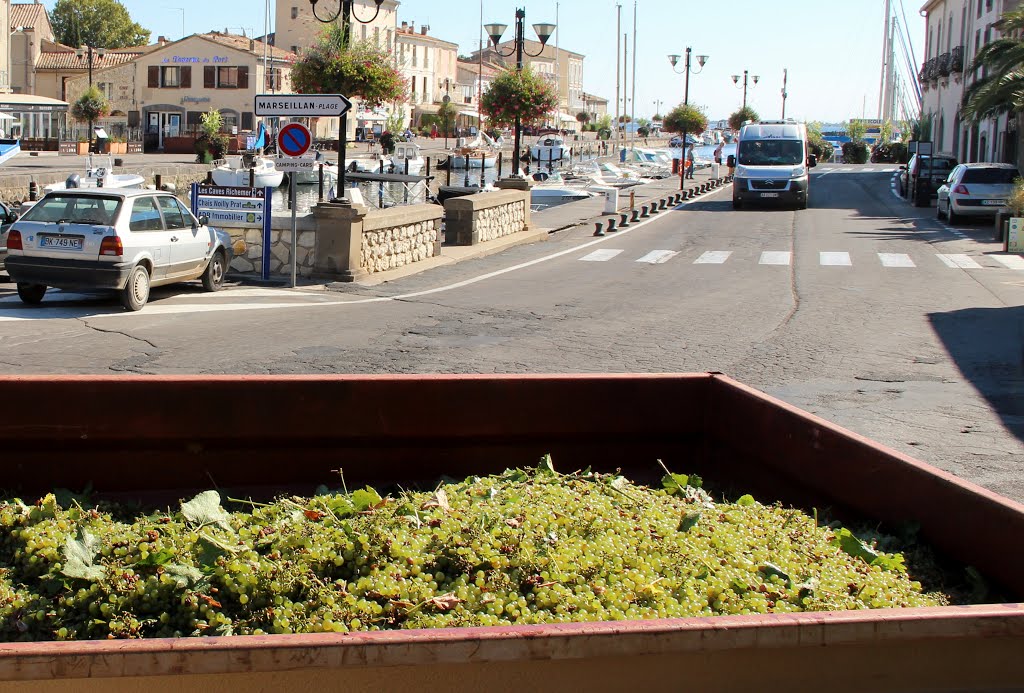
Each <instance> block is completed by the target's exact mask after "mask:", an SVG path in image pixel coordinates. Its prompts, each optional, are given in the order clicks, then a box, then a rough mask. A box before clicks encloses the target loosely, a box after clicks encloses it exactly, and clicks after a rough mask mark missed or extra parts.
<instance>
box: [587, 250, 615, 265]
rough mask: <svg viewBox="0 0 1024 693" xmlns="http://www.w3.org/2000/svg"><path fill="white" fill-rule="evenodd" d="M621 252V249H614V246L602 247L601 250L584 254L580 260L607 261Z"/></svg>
mask: <svg viewBox="0 0 1024 693" xmlns="http://www.w3.org/2000/svg"><path fill="white" fill-rule="evenodd" d="M621 252H622V251H621V250H614V249H612V248H602V249H600V250H595V251H594V252H592V253H590V254H589V255H584V256H583V257H581V258H580V260H581V261H582V262H607V261H608V260H611V259H612V258H613V257H615V256H616V255H618V254H619V253H621Z"/></svg>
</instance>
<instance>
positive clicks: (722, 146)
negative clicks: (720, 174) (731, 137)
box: [715, 142, 725, 165]
mask: <svg viewBox="0 0 1024 693" xmlns="http://www.w3.org/2000/svg"><path fill="white" fill-rule="evenodd" d="M723 149H725V142H719V143H718V146H717V147H715V163H716V164H718V165H721V164H722V150H723Z"/></svg>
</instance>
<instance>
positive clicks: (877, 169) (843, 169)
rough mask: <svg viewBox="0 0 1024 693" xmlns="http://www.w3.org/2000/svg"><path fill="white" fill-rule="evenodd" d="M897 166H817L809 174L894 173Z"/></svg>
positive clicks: (897, 168)
mask: <svg viewBox="0 0 1024 693" xmlns="http://www.w3.org/2000/svg"><path fill="white" fill-rule="evenodd" d="M898 170H899V167H898V166H895V165H894V166H864V167H860V166H821V165H818V166H817V167H816V168H814V169H813V170H812V171H811V173H812V174H813V173H895V172H896V171H898Z"/></svg>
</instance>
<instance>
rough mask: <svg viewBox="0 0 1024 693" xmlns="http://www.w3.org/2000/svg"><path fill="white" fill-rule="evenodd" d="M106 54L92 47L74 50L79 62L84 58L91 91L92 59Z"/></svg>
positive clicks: (104, 50)
mask: <svg viewBox="0 0 1024 693" xmlns="http://www.w3.org/2000/svg"><path fill="white" fill-rule="evenodd" d="M106 52H107V49H105V48H93V47H92V46H79V47H78V48H76V49H75V55H76V56H77V57H78V59H79V60H82V59H83V58H85V60H86V64H87V69H88V71H89V89H92V65H93V58H94V57H97V56H98V57H100V58H102V57H103V56H104V55H105V54H106ZM89 151H90V152H91V151H92V120H91V119H90V120H89Z"/></svg>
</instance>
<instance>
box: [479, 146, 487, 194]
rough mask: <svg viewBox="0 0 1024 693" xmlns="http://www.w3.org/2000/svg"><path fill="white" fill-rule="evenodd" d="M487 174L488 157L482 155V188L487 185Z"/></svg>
mask: <svg viewBox="0 0 1024 693" xmlns="http://www.w3.org/2000/svg"><path fill="white" fill-rule="evenodd" d="M486 174H487V155H486V154H481V155H480V187H481V188H482V187H484V186H485V185H487V181H486V179H485V178H484V176H485V175H486Z"/></svg>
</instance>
